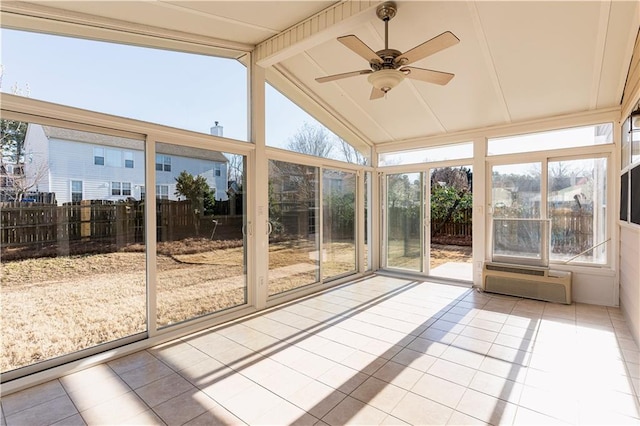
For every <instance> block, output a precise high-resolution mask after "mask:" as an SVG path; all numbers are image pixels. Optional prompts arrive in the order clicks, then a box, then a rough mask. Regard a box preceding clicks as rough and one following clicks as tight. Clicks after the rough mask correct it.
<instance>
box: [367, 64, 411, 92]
mask: <svg viewBox="0 0 640 426" xmlns="http://www.w3.org/2000/svg"><path fill="white" fill-rule="evenodd" d="M368 80H369V83H371V85H372V86H373V87H375V88H376V89H378V90H382V91H383V92H384V93H387V92H388V91H389V90H391V89H393V88H394V87H396V86H397V85H398V84H400V83H401V82H402V80H404V73H402V72H400V71H398V70H392V69H388V70H379V71H376V72H374V73H372V74H369V77H368Z"/></svg>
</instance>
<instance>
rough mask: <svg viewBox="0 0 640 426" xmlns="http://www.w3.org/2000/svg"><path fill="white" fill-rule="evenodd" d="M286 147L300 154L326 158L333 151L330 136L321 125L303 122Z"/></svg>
mask: <svg viewBox="0 0 640 426" xmlns="http://www.w3.org/2000/svg"><path fill="white" fill-rule="evenodd" d="M287 149H289V150H291V151H295V152H299V153H301V154H309V155H314V156H316V157H324V158H327V157H329V155H330V154H331V152H332V151H333V145H332V144H331V136H330V135H329V132H328V131H327V129H325V128H324V127H322V126H313V125H311V124H309V123H304V124H303V125H302V127H300V129H298V132H297V133H296V134H295V135H293V137H292V138H291V139H289V142H288V143H287Z"/></svg>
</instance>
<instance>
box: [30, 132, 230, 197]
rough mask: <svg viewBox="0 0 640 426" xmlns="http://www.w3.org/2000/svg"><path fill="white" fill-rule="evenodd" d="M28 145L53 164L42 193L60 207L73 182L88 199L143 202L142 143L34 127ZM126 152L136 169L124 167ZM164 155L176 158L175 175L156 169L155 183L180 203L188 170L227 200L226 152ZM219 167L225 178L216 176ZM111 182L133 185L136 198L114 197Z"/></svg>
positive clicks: (174, 149) (41, 186) (40, 186)
mask: <svg viewBox="0 0 640 426" xmlns="http://www.w3.org/2000/svg"><path fill="white" fill-rule="evenodd" d="M25 144H26V146H27V151H26V152H27V153H28V152H32V153H38V156H39V158H41V163H43V162H44V163H48V176H44V177H42V178H41V179H40V181H39V184H38V190H39V191H43V192H54V193H55V194H56V200H57V201H58V203H59V204H63V203H67V202H69V201H71V200H72V194H71V182H72V181H74V180H77V181H81V182H82V198H83V199H84V200H111V201H117V200H124V199H126V198H128V197H133V198H135V199H138V200H139V199H141V194H142V190H143V188H144V186H145V173H144V160H145V158H144V150H143V147H144V143H143V142H142V141H138V140H132V139H126V138H120V137H113V136H106V135H100V134H96V133H88V132H82V131H76V130H70V129H61V128H55V127H43V126H40V125H37V124H31V125H29V129H28V133H27V138H26V141H25ZM95 148H101V149H103V150H104V152H102V153H101V154H102V155H103V158H104V164H95V161H94V156H95V151H94V150H95ZM125 153H131V154H132V155H133V168H128V167H125ZM110 154H114V155H113V156H110ZM178 154H184V156H181V155H178ZM163 155H168V156H169V157H170V158H171V171H166V172H165V171H156V184H157V185H166V186H168V197H169V199H172V200H176V199H178V196H177V195H175V188H176V177H177V176H179V175H180V172H182V171H183V170H186V171H187V172H189V173H191V174H192V175H196V176H197V175H201V176H204V177H205V178H206V179H207V182H208V183H209V185H210V186H211V188H215V190H216V192H215V196H216V200H219V201H224V200H227V199H228V195H227V185H228V183H227V160H226V157H225V156H224V155H223V154H222V153H220V152H218V151H209V150H203V149H193V148H189V149H183V148H180V147H176V146H170V148H169V149H168V150H167V152H166V153H163ZM110 160H112V161H110ZM218 168H219V170H220V176H216V175H215V170H216V169H218ZM27 169H28V168H27ZM27 172H28V170H27ZM112 182H120V183H121V184H122V183H129V184H131V194H130V195H128V194H127V195H123V194H121V195H112ZM147 192H148V191H147Z"/></svg>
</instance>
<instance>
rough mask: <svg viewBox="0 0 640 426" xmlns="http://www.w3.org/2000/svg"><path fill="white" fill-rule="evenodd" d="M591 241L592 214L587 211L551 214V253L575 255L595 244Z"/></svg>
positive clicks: (562, 211) (563, 211) (554, 212)
mask: <svg viewBox="0 0 640 426" xmlns="http://www.w3.org/2000/svg"><path fill="white" fill-rule="evenodd" d="M597 243H598V241H595V242H594V241H593V212H591V211H589V210H575V211H565V210H560V211H558V210H556V211H552V212H551V251H552V252H553V253H562V254H577V253H580V252H582V251H584V250H587V249H588V248H589V247H591V246H593V245H594V244H597Z"/></svg>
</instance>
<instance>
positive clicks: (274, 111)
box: [265, 84, 371, 165]
mask: <svg viewBox="0 0 640 426" xmlns="http://www.w3.org/2000/svg"><path fill="white" fill-rule="evenodd" d="M265 90H266V105H265V108H266V109H265V119H266V142H267V145H268V146H272V147H276V148H282V149H286V150H289V151H294V152H299V153H301V154H307V155H313V156H315V157H322V158H331V159H333V160H339V161H345V162H347V163H352V164H362V165H365V164H369V160H370V157H371V149H370V148H369V147H368V146H360V147H358V148H356V147H355V146H353V145H351V144H350V143H349V142H347V141H346V140H344V139H342V138H341V137H339V136H338V135H336V134H334V133H333V132H332V131H330V130H329V129H327V128H326V127H325V126H324V125H322V124H321V123H320V122H319V121H317V120H316V119H315V118H313V117H312V116H310V115H309V114H307V113H306V112H305V111H304V110H303V109H302V108H300V107H299V106H297V105H296V104H295V103H293V102H291V101H290V100H289V99H288V98H287V97H286V96H284V95H282V94H281V93H280V92H278V91H277V90H276V89H274V88H273V87H272V86H271V85H270V84H266V87H265ZM283 117H286V120H283V119H282V118H283Z"/></svg>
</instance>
